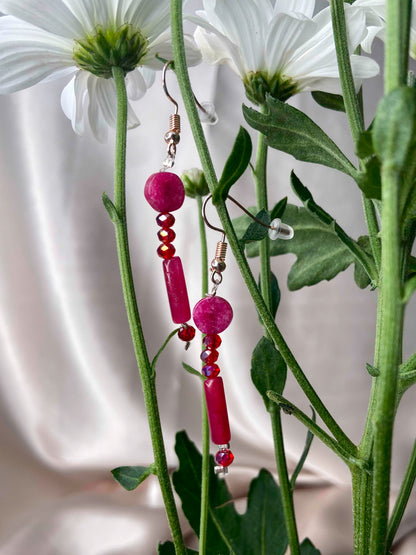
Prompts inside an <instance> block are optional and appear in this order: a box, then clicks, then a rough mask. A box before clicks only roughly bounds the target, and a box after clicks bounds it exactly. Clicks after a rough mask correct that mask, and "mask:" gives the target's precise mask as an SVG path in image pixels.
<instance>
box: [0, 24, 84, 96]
mask: <svg viewBox="0 0 416 555" xmlns="http://www.w3.org/2000/svg"><path fill="white" fill-rule="evenodd" d="M0 40H1V49H0V94H8V93H11V92H15V91H19V90H21V89H25V88H27V87H31V86H32V85H34V84H36V83H39V81H43V80H44V79H46V78H49V80H51V79H53V78H58V77H62V75H63V74H68V73H72V72H73V71H74V69H75V68H74V61H73V59H72V41H69V40H68V39H64V38H62V37H58V36H56V35H53V34H52V33H48V32H46V31H43V30H42V29H39V28H37V27H34V26H33V25H30V24H29V23H25V22H24V21H20V20H19V19H16V18H14V17H12V16H5V17H1V18H0Z"/></svg>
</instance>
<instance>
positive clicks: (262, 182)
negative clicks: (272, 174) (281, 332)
mask: <svg viewBox="0 0 416 555" xmlns="http://www.w3.org/2000/svg"><path fill="white" fill-rule="evenodd" d="M266 110H267V108H263V107H262V108H261V111H262V113H265V111H266ZM255 182H256V199H257V211H258V212H260V210H266V211H267V210H268V209H269V208H268V200H267V145H266V143H265V137H264V135H263V134H262V133H258V142H257V156H256V168H255ZM259 251H260V291H261V294H262V297H263V299H264V302H265V304H266V306H267V308H268V309H269V310H270V307H271V291H270V242H269V238H268V237H266V238H265V239H263V240H262V241H260V246H259Z"/></svg>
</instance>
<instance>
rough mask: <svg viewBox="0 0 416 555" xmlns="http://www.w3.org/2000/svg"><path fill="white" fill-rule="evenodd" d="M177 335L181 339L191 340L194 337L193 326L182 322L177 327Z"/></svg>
mask: <svg viewBox="0 0 416 555" xmlns="http://www.w3.org/2000/svg"><path fill="white" fill-rule="evenodd" d="M178 337H179V339H182V341H186V342H188V341H192V339H193V338H194V337H195V328H194V327H193V326H188V324H184V325H183V326H181V327H180V328H179V331H178Z"/></svg>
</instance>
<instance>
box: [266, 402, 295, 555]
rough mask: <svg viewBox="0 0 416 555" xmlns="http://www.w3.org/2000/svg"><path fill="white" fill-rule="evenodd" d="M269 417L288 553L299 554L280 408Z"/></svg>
mask: <svg viewBox="0 0 416 555" xmlns="http://www.w3.org/2000/svg"><path fill="white" fill-rule="evenodd" d="M270 418H271V421H272V430H273V441H274V450H275V455H276V466H277V474H278V476H279V485H280V493H281V496H282V505H283V513H284V516H285V524H286V531H287V537H288V540H289V548H290V553H291V555H300V547H299V536H298V530H297V527H296V517H295V508H294V506H293V491H292V488H291V486H290V480H289V474H288V471H287V465H286V456H285V446H284V443H283V430H282V419H281V415H280V409H277V410H273V411H272V412H271V413H270Z"/></svg>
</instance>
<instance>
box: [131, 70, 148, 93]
mask: <svg viewBox="0 0 416 555" xmlns="http://www.w3.org/2000/svg"><path fill="white" fill-rule="evenodd" d="M126 88H127V96H128V98H130V100H139V98H142V96H143V95H144V94H145V93H146V91H147V86H146V82H145V80H144V78H143V75H142V74H141V73H140V71H138V70H137V69H135V70H133V71H130V72H129V73H128V74H127V75H126Z"/></svg>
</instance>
